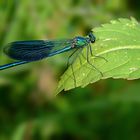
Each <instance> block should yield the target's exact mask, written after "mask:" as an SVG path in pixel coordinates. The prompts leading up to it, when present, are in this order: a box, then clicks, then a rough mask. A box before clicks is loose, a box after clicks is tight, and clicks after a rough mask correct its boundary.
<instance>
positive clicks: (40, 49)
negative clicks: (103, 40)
mask: <svg viewBox="0 0 140 140" xmlns="http://www.w3.org/2000/svg"><path fill="white" fill-rule="evenodd" d="M95 39H96V38H95V36H94V35H93V33H92V32H90V33H89V34H88V37H81V36H77V37H74V38H73V39H62V40H31V41H16V42H11V43H9V44H7V45H6V46H5V47H4V48H3V51H4V53H5V54H6V55H7V56H9V57H10V58H12V59H15V60H18V61H16V62H13V63H9V64H5V65H2V66H0V70H3V69H7V68H10V67H14V66H17V65H21V64H26V63H29V62H33V61H38V60H41V59H44V58H47V57H51V56H54V55H57V54H60V53H63V52H67V51H70V50H75V51H74V52H76V51H77V50H78V49H80V48H81V49H82V48H84V47H86V46H87V47H88V48H87V49H88V50H90V52H91V54H92V50H91V45H90V43H94V42H95ZM88 50H87V53H88V52H89V51H88ZM73 54H74V53H72V55H73ZM72 55H71V56H72ZM69 58H70V57H69ZM87 61H88V63H89V64H90V65H92V64H91V63H90V62H89V60H88V54H87ZM92 66H93V67H94V69H96V70H97V71H99V70H98V69H97V68H96V67H95V66H94V65H92ZM99 72H100V71H99ZM100 73H101V72H100ZM101 75H102V73H101Z"/></svg>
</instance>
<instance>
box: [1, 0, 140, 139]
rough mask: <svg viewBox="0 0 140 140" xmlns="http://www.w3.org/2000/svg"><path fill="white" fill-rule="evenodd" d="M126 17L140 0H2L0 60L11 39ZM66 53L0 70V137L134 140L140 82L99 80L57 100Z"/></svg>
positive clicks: (69, 34)
mask: <svg viewBox="0 0 140 140" xmlns="http://www.w3.org/2000/svg"><path fill="white" fill-rule="evenodd" d="M131 16H133V17H135V18H136V19H137V20H138V21H139V20H140V1H139V0H38V1H35V0H21V1H20V0H19V1H18V0H7V1H6V0H0V46H1V47H0V51H1V53H0V54H1V55H0V64H6V63H8V62H11V60H10V59H9V58H7V57H6V56H5V55H4V54H3V52H2V47H3V45H5V44H6V43H8V42H11V41H16V40H31V39H54V38H57V39H58V38H73V37H74V36H77V35H86V34H87V33H88V31H89V30H90V29H92V28H94V27H98V26H100V25H101V24H103V23H108V22H109V21H110V20H112V19H117V18H120V17H121V18H122V17H126V18H130V17H131ZM67 56H68V53H66V54H62V55H58V56H55V57H51V58H48V59H45V60H42V61H40V62H34V63H31V64H26V65H22V66H18V67H15V68H11V69H7V70H4V71H0V140H24V139H26V140H32V139H33V140H34V139H35V140H52V139H55V140H57V139H58V140H61V139H70V140H73V139H75V140H88V139H91V140H102V139H103V140H109V139H111V140H118V139H119V140H139V139H140V80H134V81H127V80H121V79H119V80H114V79H107V80H100V81H99V82H97V83H94V84H90V85H89V86H87V87H85V88H75V89H73V90H70V91H67V92H64V91H63V92H61V93H60V94H59V95H58V96H56V97H54V95H53V91H54V89H55V88H56V86H57V83H58V81H59V79H60V76H61V75H62V74H63V72H64V70H65V68H66V63H67V59H66V58H67ZM122 59H123V58H122Z"/></svg>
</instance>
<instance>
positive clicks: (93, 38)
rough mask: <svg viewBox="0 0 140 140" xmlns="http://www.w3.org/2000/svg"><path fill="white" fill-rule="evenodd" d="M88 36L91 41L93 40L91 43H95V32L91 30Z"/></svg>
mask: <svg viewBox="0 0 140 140" xmlns="http://www.w3.org/2000/svg"><path fill="white" fill-rule="evenodd" d="M88 36H89V40H90V42H91V43H94V42H95V40H96V37H95V36H94V34H93V33H92V32H90V33H89V34H88Z"/></svg>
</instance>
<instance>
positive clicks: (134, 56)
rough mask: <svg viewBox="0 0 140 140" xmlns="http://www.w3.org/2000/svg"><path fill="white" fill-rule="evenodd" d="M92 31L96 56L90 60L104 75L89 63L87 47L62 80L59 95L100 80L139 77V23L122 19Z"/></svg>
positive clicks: (93, 49) (90, 57) (132, 19)
mask: <svg viewBox="0 0 140 140" xmlns="http://www.w3.org/2000/svg"><path fill="white" fill-rule="evenodd" d="M93 31H94V34H95V36H96V41H95V43H94V44H92V51H93V54H94V55H93V56H89V60H90V63H91V64H92V65H94V66H95V67H96V68H97V69H98V70H99V71H101V73H102V74H103V76H102V74H101V73H100V72H99V71H98V70H96V69H95V68H94V67H93V66H92V65H90V64H89V63H88V62H87V59H86V57H87V56H86V54H87V53H86V51H87V48H84V51H83V54H80V55H79V58H77V59H76V60H75V62H74V63H73V64H72V66H70V67H69V68H68V70H67V71H66V72H65V73H64V74H63V76H62V77H61V80H60V82H59V85H58V89H57V92H60V91H61V90H63V89H64V90H69V89H72V88H74V87H75V86H76V87H78V86H81V87H85V86H86V85H88V84H89V83H94V82H96V81H98V80H100V79H107V78H124V79H129V80H130V79H131V80H132V79H138V78H140V70H139V69H140V65H139V64H140V41H139V39H140V24H138V22H137V21H136V20H135V19H134V18H131V20H129V19H123V18H122V19H119V20H112V21H111V22H110V23H109V24H103V25H102V26H101V27H98V28H95V29H93ZM83 55H84V58H82V57H83ZM101 57H103V58H105V59H103V58H101Z"/></svg>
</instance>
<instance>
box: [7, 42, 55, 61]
mask: <svg viewBox="0 0 140 140" xmlns="http://www.w3.org/2000/svg"><path fill="white" fill-rule="evenodd" d="M53 47H54V43H53V41H43V40H36V41H17V42H12V43H9V44H8V45H7V46H5V48H4V53H5V54H6V55H8V56H9V57H11V58H13V59H16V60H24V61H36V60H40V59H43V58H44V57H47V56H48V54H49V53H50V51H51V50H52V49H53Z"/></svg>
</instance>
